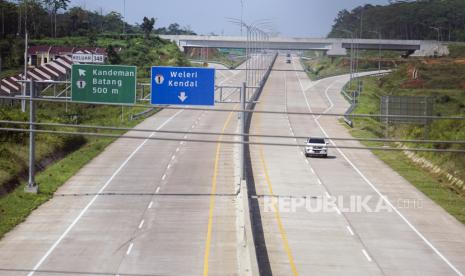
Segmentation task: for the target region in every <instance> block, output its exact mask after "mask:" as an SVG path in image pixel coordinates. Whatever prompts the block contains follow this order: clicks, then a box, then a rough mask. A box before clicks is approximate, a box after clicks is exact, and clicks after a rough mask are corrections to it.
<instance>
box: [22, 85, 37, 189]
mask: <svg viewBox="0 0 465 276" xmlns="http://www.w3.org/2000/svg"><path fill="white" fill-rule="evenodd" d="M24 85H26V83H25V84H24ZM29 93H30V100H29V179H28V183H27V186H26V188H25V192H27V193H34V194H37V193H38V192H39V186H38V185H37V184H36V183H35V157H36V141H35V133H34V130H35V125H34V124H35V120H36V103H35V101H34V98H35V85H34V80H32V79H31V80H30V82H29Z"/></svg>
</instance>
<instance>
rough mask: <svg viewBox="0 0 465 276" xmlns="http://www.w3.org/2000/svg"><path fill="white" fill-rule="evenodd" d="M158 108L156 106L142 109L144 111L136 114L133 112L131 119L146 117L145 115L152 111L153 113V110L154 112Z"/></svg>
mask: <svg viewBox="0 0 465 276" xmlns="http://www.w3.org/2000/svg"><path fill="white" fill-rule="evenodd" d="M156 110H157V109H156V108H149V109H147V110H144V111H142V112H139V113H136V114H131V117H130V119H131V121H133V120H137V119H139V118H141V117H144V116H146V115H147V114H150V113H152V112H154V111H156Z"/></svg>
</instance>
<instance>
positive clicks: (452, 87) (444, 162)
mask: <svg viewBox="0 0 465 276" xmlns="http://www.w3.org/2000/svg"><path fill="white" fill-rule="evenodd" d="M451 50H452V49H451ZM457 51H460V49H458V50H455V49H454V50H453V54H454V55H457ZM458 55H459V56H460V54H458ZM454 62H455V63H454ZM459 63H460V62H459ZM409 67H410V68H413V67H414V68H416V69H418V72H419V80H415V81H412V80H411V81H409V80H408V75H409V73H408V68H409ZM464 75H465V64H457V61H453V60H451V59H450V58H448V59H447V58H446V59H435V60H414V61H410V62H409V65H407V64H406V65H403V66H400V67H399V69H398V70H396V71H395V72H394V73H392V74H390V75H388V76H385V77H383V78H381V79H378V78H374V77H367V78H364V90H363V92H362V94H361V96H360V102H359V105H358V107H357V109H356V110H355V113H357V114H379V113H380V107H379V106H380V97H381V96H384V95H395V96H396V95H399V96H429V97H433V101H434V113H433V115H437V116H464V115H465V93H464V90H465V80H464V78H463V76H464ZM354 121H355V128H354V129H351V130H350V131H351V134H352V135H353V136H355V137H359V138H367V137H375V138H381V137H385V133H386V127H385V124H384V123H381V122H379V121H378V120H376V119H355V120H354ZM388 133H389V138H401V139H423V138H425V134H426V135H427V136H426V137H427V138H428V139H431V140H465V122H464V121H450V120H435V121H434V122H432V124H431V125H430V127H429V129H428V130H427V131H426V132H425V129H424V127H423V126H422V125H414V124H395V125H394V124H391V125H390V126H389V128H388ZM365 144H366V145H370V146H382V145H383V144H382V143H365ZM394 146H399V145H394ZM405 146H408V147H428V148H436V149H465V146H463V145H448V144H423V145H414V144H406V145H405ZM374 154H376V155H377V156H378V157H379V158H380V159H381V160H383V161H384V162H385V163H386V164H388V165H389V166H390V167H392V168H393V169H394V170H395V171H397V172H398V173H399V174H400V175H402V176H403V177H404V178H405V179H407V180H408V181H409V182H410V183H411V184H413V185H414V186H415V187H417V188H418V189H419V190H420V191H421V192H423V193H424V194H425V195H427V196H428V197H430V198H431V199H432V200H433V201H435V202H436V203H437V204H439V205H440V206H442V207H443V208H444V209H445V210H446V211H448V212H449V213H450V214H451V215H453V216H454V217H456V218H457V219H458V220H459V221H461V222H462V223H465V187H464V186H463V184H460V183H455V184H451V181H450V180H448V179H447V178H446V177H445V176H444V174H440V173H437V172H433V170H431V169H426V168H424V167H422V166H420V165H419V164H418V163H417V162H413V161H412V159H411V158H408V157H407V155H406V154H404V153H403V152H387V151H375V152H374ZM417 158H424V159H426V160H428V161H430V162H431V163H433V164H434V165H436V166H439V167H440V168H441V169H442V170H443V171H444V172H447V173H449V174H451V175H453V176H454V177H456V178H458V179H460V180H462V181H463V180H465V171H464V170H463V168H465V155H464V154H457V153H415V159H417Z"/></svg>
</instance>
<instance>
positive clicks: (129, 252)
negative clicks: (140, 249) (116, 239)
mask: <svg viewBox="0 0 465 276" xmlns="http://www.w3.org/2000/svg"><path fill="white" fill-rule="evenodd" d="M133 246H134V243H132V242H131V244H130V245H129V247H128V250H127V251H126V255H129V254H131V251H132V247H133Z"/></svg>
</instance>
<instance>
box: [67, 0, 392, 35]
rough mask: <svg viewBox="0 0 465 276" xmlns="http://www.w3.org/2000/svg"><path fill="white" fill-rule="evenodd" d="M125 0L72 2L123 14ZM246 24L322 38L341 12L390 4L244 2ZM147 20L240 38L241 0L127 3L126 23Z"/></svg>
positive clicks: (358, 0)
mask: <svg viewBox="0 0 465 276" xmlns="http://www.w3.org/2000/svg"><path fill="white" fill-rule="evenodd" d="M123 1H124V0H71V2H72V6H74V5H80V6H83V7H85V8H87V9H90V10H98V11H100V9H102V10H103V12H104V13H106V12H109V11H112V10H115V11H118V12H121V13H122V10H123ZM242 1H243V3H244V21H246V22H253V21H256V20H262V19H266V20H269V21H271V22H272V25H273V28H274V29H275V31H277V32H279V33H280V35H281V36H293V37H323V36H326V35H327V34H328V32H329V30H330V29H331V26H332V24H333V20H334V18H335V17H336V15H337V13H338V11H340V10H342V9H349V10H350V9H352V8H354V7H356V6H359V5H363V4H373V5H375V4H387V2H388V0H242ZM144 16H148V17H155V18H157V19H158V21H157V23H156V27H160V26H167V25H169V24H170V23H173V22H177V23H179V24H180V25H181V26H187V25H189V26H190V27H191V28H192V29H193V30H194V31H195V32H197V33H199V34H208V33H210V32H214V33H216V34H222V33H224V34H225V35H238V34H240V29H239V27H237V26H235V25H233V24H232V23H229V22H228V19H227V18H240V17H241V0H196V1H192V0H126V19H127V21H129V22H130V23H140V22H141V21H142V18H143V17H144Z"/></svg>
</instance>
